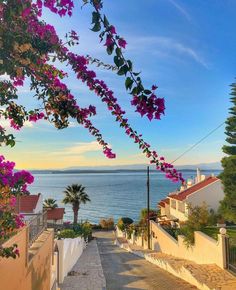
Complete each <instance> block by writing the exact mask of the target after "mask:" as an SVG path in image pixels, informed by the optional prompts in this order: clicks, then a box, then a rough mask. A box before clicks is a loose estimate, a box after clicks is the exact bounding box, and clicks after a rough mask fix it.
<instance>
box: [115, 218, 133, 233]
mask: <svg viewBox="0 0 236 290" xmlns="http://www.w3.org/2000/svg"><path fill="white" fill-rule="evenodd" d="M133 222H134V221H133V220H132V219H131V218H129V217H122V218H120V219H119V220H118V223H117V227H118V229H119V230H121V231H124V230H125V229H126V228H127V227H128V225H130V224H132V223H133Z"/></svg>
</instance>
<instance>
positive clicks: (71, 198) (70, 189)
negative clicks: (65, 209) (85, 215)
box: [62, 184, 91, 224]
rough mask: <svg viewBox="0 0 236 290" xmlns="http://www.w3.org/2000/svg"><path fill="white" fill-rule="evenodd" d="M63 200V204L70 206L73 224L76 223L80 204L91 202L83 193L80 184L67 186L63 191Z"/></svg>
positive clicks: (82, 187) (83, 190)
mask: <svg viewBox="0 0 236 290" xmlns="http://www.w3.org/2000/svg"><path fill="white" fill-rule="evenodd" d="M64 193H65V198H64V199H63V201H62V202H63V203H65V204H72V209H73V212H74V224H77V222H78V211H79V209H80V205H81V203H83V204H86V203H87V202H88V201H91V200H90V198H89V196H88V194H87V193H86V192H85V187H84V186H82V185H81V184H72V185H69V186H67V188H66V190H65V191H64Z"/></svg>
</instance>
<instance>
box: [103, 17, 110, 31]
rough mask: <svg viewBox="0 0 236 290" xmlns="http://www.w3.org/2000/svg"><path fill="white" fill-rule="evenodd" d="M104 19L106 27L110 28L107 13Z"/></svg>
mask: <svg viewBox="0 0 236 290" xmlns="http://www.w3.org/2000/svg"><path fill="white" fill-rule="evenodd" d="M103 21H104V26H105V27H106V28H108V26H109V21H108V19H107V18H106V15H104V19H103Z"/></svg>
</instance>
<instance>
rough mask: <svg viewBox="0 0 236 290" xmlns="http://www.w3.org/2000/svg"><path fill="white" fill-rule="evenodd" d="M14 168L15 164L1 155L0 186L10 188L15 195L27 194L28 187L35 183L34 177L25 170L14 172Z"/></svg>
mask: <svg viewBox="0 0 236 290" xmlns="http://www.w3.org/2000/svg"><path fill="white" fill-rule="evenodd" d="M14 167H15V163H14V162H10V161H5V157H4V156H2V155H0V186H1V185H2V186H9V187H10V188H11V191H12V192H13V193H19V194H20V193H27V185H29V184H31V183H33V182H34V177H33V176H32V175H31V173H30V172H28V171H25V170H21V171H17V172H14Z"/></svg>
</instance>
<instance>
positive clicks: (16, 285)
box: [0, 227, 54, 290]
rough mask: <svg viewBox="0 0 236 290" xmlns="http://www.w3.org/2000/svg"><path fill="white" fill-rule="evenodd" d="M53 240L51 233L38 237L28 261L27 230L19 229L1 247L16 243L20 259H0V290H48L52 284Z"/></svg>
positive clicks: (25, 228)
mask: <svg viewBox="0 0 236 290" xmlns="http://www.w3.org/2000/svg"><path fill="white" fill-rule="evenodd" d="M53 238H54V233H53V231H51V230H47V231H45V232H44V233H43V234H42V235H41V236H40V240H41V242H40V243H39V242H38V243H35V244H33V245H32V247H31V249H32V251H31V255H30V256H31V258H30V259H29V244H28V228H27V227H24V228H22V229H20V230H19V232H18V233H17V234H16V235H15V236H13V237H12V238H10V239H9V240H8V241H7V242H6V243H5V244H4V245H3V246H5V247H9V246H11V245H12V244H14V243H17V245H18V248H19V251H20V257H19V258H16V259H13V258H8V259H6V258H0V277H1V282H0V290H32V289H33V290H42V289H45V290H49V289H50V285H51V284H52V281H51V278H52V277H51V273H52V255H53ZM34 249H35V250H34ZM33 250H34V251H33Z"/></svg>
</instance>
